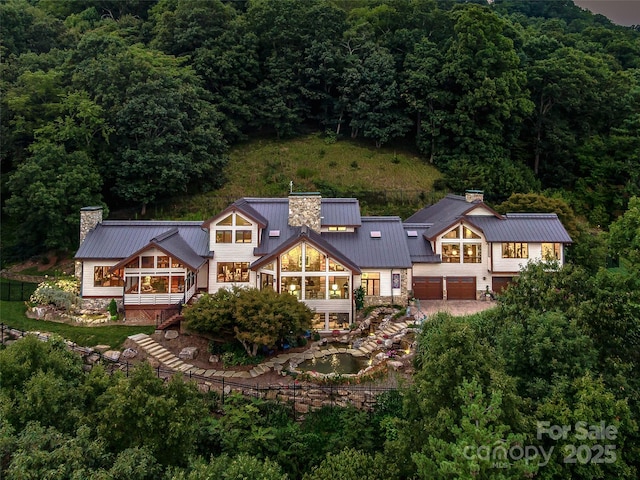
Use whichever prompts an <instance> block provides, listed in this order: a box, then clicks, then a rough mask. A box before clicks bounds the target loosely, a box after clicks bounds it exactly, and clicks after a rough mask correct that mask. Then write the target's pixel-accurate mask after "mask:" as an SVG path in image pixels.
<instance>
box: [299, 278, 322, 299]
mask: <svg viewBox="0 0 640 480" xmlns="http://www.w3.org/2000/svg"><path fill="white" fill-rule="evenodd" d="M326 289H327V277H307V278H305V280H304V298H305V300H322V299H324V298H326V295H325V294H326Z"/></svg>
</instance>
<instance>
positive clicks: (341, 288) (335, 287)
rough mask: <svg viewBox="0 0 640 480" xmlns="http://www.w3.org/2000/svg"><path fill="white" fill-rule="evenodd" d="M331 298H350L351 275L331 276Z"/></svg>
mask: <svg viewBox="0 0 640 480" xmlns="http://www.w3.org/2000/svg"><path fill="white" fill-rule="evenodd" d="M329 298H331V299H345V298H349V277H329Z"/></svg>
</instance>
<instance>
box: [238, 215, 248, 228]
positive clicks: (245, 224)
mask: <svg viewBox="0 0 640 480" xmlns="http://www.w3.org/2000/svg"><path fill="white" fill-rule="evenodd" d="M236 225H238V226H241V227H249V226H251V222H249V221H248V220H245V219H244V218H242V217H241V216H240V215H236Z"/></svg>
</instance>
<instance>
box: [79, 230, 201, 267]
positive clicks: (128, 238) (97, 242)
mask: <svg viewBox="0 0 640 480" xmlns="http://www.w3.org/2000/svg"><path fill="white" fill-rule="evenodd" d="M201 225H202V222H176V221H153V220H151V221H115V220H106V221H103V222H102V223H100V224H98V225H97V226H96V227H95V228H94V229H93V230H91V231H90V232H89V234H88V235H87V237H86V238H85V240H84V242H82V245H80V248H79V249H78V251H77V252H76V255H75V258H77V259H105V260H106V259H109V260H119V259H123V258H128V257H129V256H131V255H132V254H134V253H135V252H137V251H139V250H140V249H142V248H144V247H146V246H147V245H149V244H150V243H151V242H152V241H153V239H156V238H163V237H162V236H163V235H164V234H168V233H169V232H171V230H173V229H177V235H179V237H180V238H182V240H183V241H184V245H186V246H188V247H189V248H190V249H191V250H192V251H193V253H194V254H195V255H198V256H200V257H203V258H205V257H208V256H209V234H208V232H207V231H205V230H203V229H202V228H201ZM167 238H168V237H167ZM167 238H165V240H166V239H167ZM169 243H171V246H172V248H178V250H180V251H184V246H182V247H179V246H178V243H177V240H174V241H171V242H169Z"/></svg>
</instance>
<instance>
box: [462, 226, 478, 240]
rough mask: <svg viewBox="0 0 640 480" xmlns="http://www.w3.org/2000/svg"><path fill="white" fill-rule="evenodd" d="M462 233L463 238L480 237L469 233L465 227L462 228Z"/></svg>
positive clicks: (471, 232) (469, 230)
mask: <svg viewBox="0 0 640 480" xmlns="http://www.w3.org/2000/svg"><path fill="white" fill-rule="evenodd" d="M463 232H464V233H463V236H464V238H480V235H478V234H477V233H475V232H473V231H471V229H469V228H467V227H463Z"/></svg>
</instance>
